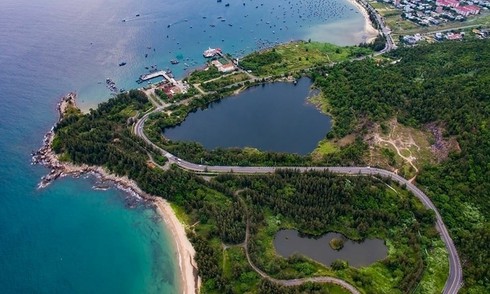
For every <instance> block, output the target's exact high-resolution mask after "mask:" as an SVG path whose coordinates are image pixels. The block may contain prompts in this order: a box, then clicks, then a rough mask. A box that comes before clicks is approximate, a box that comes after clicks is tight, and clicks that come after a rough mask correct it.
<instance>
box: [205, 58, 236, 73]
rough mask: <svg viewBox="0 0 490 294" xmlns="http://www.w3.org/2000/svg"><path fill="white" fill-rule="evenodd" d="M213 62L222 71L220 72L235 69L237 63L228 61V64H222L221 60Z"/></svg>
mask: <svg viewBox="0 0 490 294" xmlns="http://www.w3.org/2000/svg"><path fill="white" fill-rule="evenodd" d="M211 64H212V65H214V66H216V68H217V69H218V70H219V71H220V72H225V73H226V72H231V71H234V70H235V69H236V67H235V65H234V64H233V63H231V62H230V63H227V64H222V63H221V62H219V60H213V61H211Z"/></svg>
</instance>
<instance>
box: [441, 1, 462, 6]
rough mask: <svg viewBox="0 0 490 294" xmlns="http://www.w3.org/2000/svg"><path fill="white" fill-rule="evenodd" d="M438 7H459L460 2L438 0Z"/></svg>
mask: <svg viewBox="0 0 490 294" xmlns="http://www.w3.org/2000/svg"><path fill="white" fill-rule="evenodd" d="M436 5H437V6H442V7H458V6H459V1H456V0H436Z"/></svg>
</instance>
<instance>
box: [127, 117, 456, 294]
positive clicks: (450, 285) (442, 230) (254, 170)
mask: <svg viewBox="0 0 490 294" xmlns="http://www.w3.org/2000/svg"><path fill="white" fill-rule="evenodd" d="M156 111H160V109H159V108H157V109H155V110H154V111H151V112H148V113H147V114H145V115H144V116H143V117H142V118H141V119H140V120H139V121H138V122H137V123H136V124H135V126H134V132H135V134H136V135H137V136H139V137H141V138H142V139H143V140H145V141H146V142H147V143H148V144H150V145H153V146H154V147H155V148H156V149H158V150H160V152H161V153H162V155H163V156H165V157H167V159H168V160H169V162H170V163H173V164H176V165H178V166H179V167H181V168H183V169H186V170H189V171H192V172H201V173H207V172H209V173H239V174H267V173H274V172H275V171H276V170H278V169H296V170H299V171H301V172H306V171H314V170H315V171H325V170H328V171H330V172H332V173H338V174H352V175H354V174H363V175H380V176H383V177H388V178H391V179H392V180H393V181H395V182H398V183H399V184H401V185H406V187H407V189H408V190H410V191H411V192H412V193H413V194H414V195H415V197H417V198H418V199H420V201H421V202H422V203H423V204H424V206H425V207H427V208H428V209H431V210H432V211H434V213H435V215H436V228H437V230H438V231H439V234H440V235H441V239H442V241H443V242H444V244H445V245H446V249H447V251H448V253H449V276H448V279H447V281H446V284H445V285H444V290H443V293H445V294H453V293H457V292H458V291H459V289H460V288H461V285H462V282H463V272H462V268H461V262H460V260H459V256H458V252H457V251H456V247H455V246H454V242H453V240H452V239H451V236H450V235H449V232H448V230H447V228H446V226H445V225H444V222H443V221H442V217H441V215H440V214H439V211H438V210H437V208H436V207H435V205H434V204H433V203H432V201H431V200H430V199H429V197H427V195H425V194H424V192H422V191H421V190H420V189H419V188H417V187H416V186H415V185H414V184H412V183H410V182H409V181H408V180H406V179H405V178H403V177H401V176H399V175H397V174H395V173H392V172H390V171H387V170H383V169H379V168H371V167H337V166H336V167H301V166H298V167H267V166H264V167H262V166H210V165H202V164H195V163H192V162H188V161H185V160H183V159H181V158H178V157H176V156H175V155H173V154H171V153H169V152H167V151H165V150H164V149H162V148H160V147H159V146H157V145H155V144H154V143H153V142H151V141H150V140H149V139H148V138H147V137H146V135H145V134H144V132H143V129H144V124H145V121H146V119H148V117H149V115H150V114H151V113H153V112H156Z"/></svg>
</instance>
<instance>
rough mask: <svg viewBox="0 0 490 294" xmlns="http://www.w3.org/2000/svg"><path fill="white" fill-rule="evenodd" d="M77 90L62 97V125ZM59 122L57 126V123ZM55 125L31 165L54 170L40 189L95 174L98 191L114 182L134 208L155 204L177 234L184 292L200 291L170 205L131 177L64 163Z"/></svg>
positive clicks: (189, 251)
mask: <svg viewBox="0 0 490 294" xmlns="http://www.w3.org/2000/svg"><path fill="white" fill-rule="evenodd" d="M76 98H77V94H76V93H73V92H71V93H68V94H66V95H65V96H63V97H62V98H61V101H60V103H58V105H57V110H58V113H59V119H58V121H57V122H56V124H58V123H59V122H60V121H61V120H62V119H63V118H64V116H65V113H66V112H67V111H68V110H69V108H73V109H78V108H77V106H76ZM56 124H55V126H56ZM55 126H53V127H51V129H50V130H49V132H47V133H46V134H45V135H44V138H43V145H42V146H41V148H39V150H37V151H33V152H32V154H31V155H32V160H31V161H32V162H31V164H33V165H34V164H39V165H43V166H45V167H47V168H49V169H50V172H49V173H48V174H47V175H45V176H43V177H41V181H40V182H39V184H38V189H43V188H45V187H47V186H48V185H49V184H51V183H52V182H53V181H55V180H56V179H58V178H63V177H66V176H72V177H74V178H79V177H80V176H83V175H92V176H95V177H96V178H97V181H98V183H97V184H96V185H95V186H94V187H93V188H94V189H97V190H106V189H109V188H110V187H111V185H112V184H114V185H115V186H116V188H118V189H120V190H122V191H124V192H126V193H128V194H129V195H131V197H128V198H127V199H126V201H127V204H128V206H129V207H133V206H134V205H135V204H136V203H137V202H140V201H144V202H146V203H149V204H150V205H152V206H153V207H155V209H156V211H157V213H158V214H159V215H160V217H161V218H162V220H163V221H164V222H165V224H166V228H167V229H169V230H170V231H171V233H172V235H173V240H174V242H175V244H176V251H177V255H178V260H179V267H180V271H181V280H182V281H181V287H182V293H199V288H200V284H201V280H200V278H199V276H198V274H197V265H196V264H195V261H194V255H195V251H194V248H193V247H192V244H191V243H190V241H189V240H188V239H187V236H186V233H185V228H184V225H183V224H182V223H180V221H179V220H178V219H177V217H176V215H175V213H174V212H173V210H172V208H171V207H170V204H169V203H168V202H167V201H166V200H165V199H163V198H160V197H156V196H152V195H149V194H147V193H146V192H144V191H143V190H141V189H140V188H139V187H138V185H137V183H136V182H135V181H133V180H131V179H129V178H128V177H126V176H125V177H120V176H116V175H114V174H111V173H110V172H108V171H107V170H105V169H104V168H103V167H100V166H90V165H85V164H84V165H76V164H73V163H70V162H64V161H61V160H60V159H59V157H58V156H57V155H56V154H55V152H54V151H53V150H52V148H51V146H52V143H53V139H54V130H55ZM108 183H109V184H108Z"/></svg>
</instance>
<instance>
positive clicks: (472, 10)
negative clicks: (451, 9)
mask: <svg viewBox="0 0 490 294" xmlns="http://www.w3.org/2000/svg"><path fill="white" fill-rule="evenodd" d="M455 10H456V12H457V13H458V14H461V15H462V16H468V15H470V14H478V13H480V7H478V6H476V5H465V6H459V7H456V9H455Z"/></svg>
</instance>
